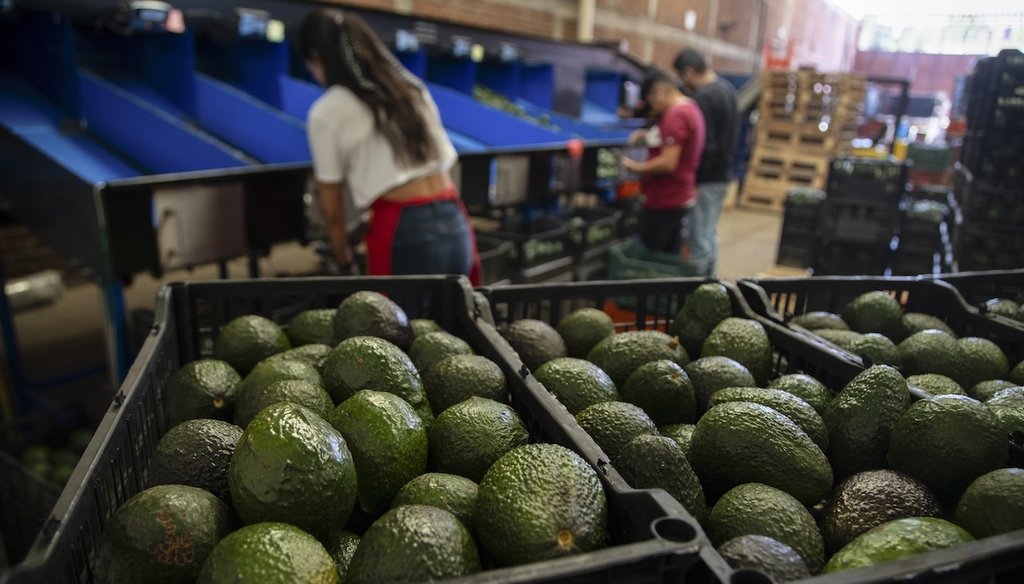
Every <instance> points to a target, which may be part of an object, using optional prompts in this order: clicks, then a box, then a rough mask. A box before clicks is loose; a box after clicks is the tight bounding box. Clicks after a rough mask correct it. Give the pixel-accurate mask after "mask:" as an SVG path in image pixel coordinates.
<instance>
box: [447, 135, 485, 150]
mask: <svg viewBox="0 0 1024 584" xmlns="http://www.w3.org/2000/svg"><path fill="white" fill-rule="evenodd" d="M448 139H450V140H451V141H452V146H455V150H456V152H458V153H459V154H468V153H470V152H483V151H484V150H486V149H487V145H486V144H484V143H483V142H481V141H479V140H474V139H472V138H470V137H469V136H463V135H462V134H460V133H458V132H454V131H452V130H448Z"/></svg>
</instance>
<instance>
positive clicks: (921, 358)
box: [897, 329, 995, 385]
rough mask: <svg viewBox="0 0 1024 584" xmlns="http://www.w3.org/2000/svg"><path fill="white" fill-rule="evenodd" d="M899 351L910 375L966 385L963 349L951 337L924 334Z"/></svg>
mask: <svg viewBox="0 0 1024 584" xmlns="http://www.w3.org/2000/svg"><path fill="white" fill-rule="evenodd" d="M897 349H898V350H899V354H900V363H902V365H903V372H904V373H906V374H907V375H920V374H921V373H938V374H939V375H945V376H946V377H949V378H950V379H952V380H953V381H956V382H957V383H960V384H961V385H966V384H964V383H963V381H964V379H963V377H964V376H963V375H962V367H963V361H964V354H963V350H962V349H961V348H960V345H959V344H958V343H957V342H956V339H955V338H953V337H951V336H950V335H948V334H946V333H944V332H941V331H937V330H933V329H929V330H926V331H921V332H919V333H915V334H913V335H911V336H910V337H907V338H906V339H905V340H904V341H903V342H901V343H900V344H899V345H898V346H897ZM993 379H995V378H993ZM970 385H973V384H970Z"/></svg>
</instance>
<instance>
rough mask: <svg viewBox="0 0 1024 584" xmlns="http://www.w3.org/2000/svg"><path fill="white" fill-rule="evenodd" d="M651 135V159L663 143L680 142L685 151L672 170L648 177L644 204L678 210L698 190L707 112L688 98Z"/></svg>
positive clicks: (674, 143)
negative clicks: (704, 112) (702, 112)
mask: <svg viewBox="0 0 1024 584" xmlns="http://www.w3.org/2000/svg"><path fill="white" fill-rule="evenodd" d="M655 129H657V131H655ZM659 134H660V139H659ZM647 136H648V137H647V140H648V142H647V143H648V144H649V145H650V147H649V148H648V149H647V157H648V159H652V158H654V157H656V156H658V155H660V154H661V149H662V146H673V145H679V146H681V147H682V149H683V151H682V153H680V155H679V165H678V166H676V169H675V170H673V171H672V172H671V173H668V174H652V175H647V176H646V177H645V178H644V194H645V195H646V196H647V203H646V204H645V205H644V206H645V207H646V208H648V209H678V208H680V207H685V206H687V205H689V204H690V203H691V202H692V201H693V199H694V197H695V195H696V192H697V167H699V166H700V155H701V152H702V151H703V150H704V115H703V114H701V113H700V108H699V107H698V106H697V103H696V102H695V101H693V100H691V99H687V100H686V101H684V102H683V103H680V104H679V105H674V106H672V107H671V108H669V109H668V110H666V111H665V113H664V114H662V116H661V119H660V120H658V124H657V125H656V126H655V127H654V128H651V131H650V132H648V134H647Z"/></svg>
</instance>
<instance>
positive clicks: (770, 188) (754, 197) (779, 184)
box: [739, 172, 793, 213]
mask: <svg viewBox="0 0 1024 584" xmlns="http://www.w3.org/2000/svg"><path fill="white" fill-rule="evenodd" d="M792 188H793V185H791V184H789V183H788V182H786V181H784V180H768V179H762V178H757V177H755V176H751V174H750V172H748V173H747V179H746V180H745V181H743V190H741V191H740V198H739V204H740V206H741V207H745V208H748V209H758V210H763V211H774V212H778V213H781V212H782V211H783V209H784V208H785V205H786V193H788V192H789V190H790V189H792Z"/></svg>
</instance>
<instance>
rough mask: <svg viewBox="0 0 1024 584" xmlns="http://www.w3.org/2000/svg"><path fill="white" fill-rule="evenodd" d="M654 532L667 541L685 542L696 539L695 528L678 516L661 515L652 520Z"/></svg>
mask: <svg viewBox="0 0 1024 584" xmlns="http://www.w3.org/2000/svg"><path fill="white" fill-rule="evenodd" d="M653 527H654V533H655V535H657V536H658V537H660V538H662V539H666V540H668V541H673V542H678V543H686V542H690V541H693V540H695V539H697V530H696V529H695V528H694V527H693V525H691V524H690V523H689V522H688V521H686V520H684V519H680V518H678V517H663V518H661V519H658V520H657V521H655V522H654V526H653Z"/></svg>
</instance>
